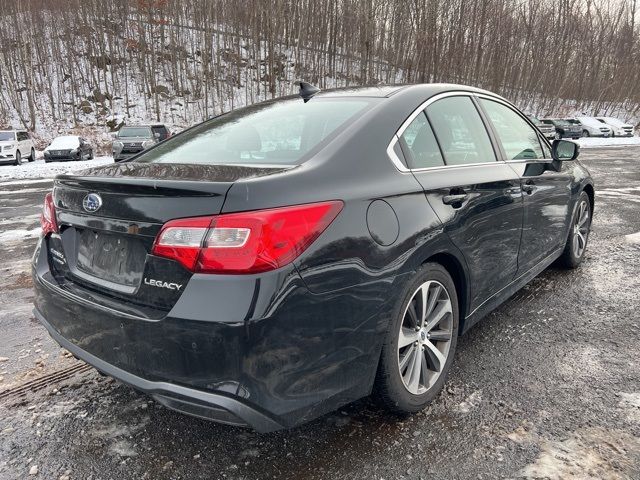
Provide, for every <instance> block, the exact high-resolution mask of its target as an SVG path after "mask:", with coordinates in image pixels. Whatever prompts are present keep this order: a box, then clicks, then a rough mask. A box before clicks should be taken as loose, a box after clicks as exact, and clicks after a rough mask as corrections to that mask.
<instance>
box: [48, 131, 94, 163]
mask: <svg viewBox="0 0 640 480" xmlns="http://www.w3.org/2000/svg"><path fill="white" fill-rule="evenodd" d="M43 153H44V161H45V162H46V163H49V162H63V161H79V160H91V159H93V147H92V146H91V144H90V143H89V142H87V141H86V140H85V139H84V138H82V137H79V136H77V135H64V136H61V137H56V138H54V139H53V141H52V142H51V143H50V144H49V145H48V146H47V148H45V149H44V152H43Z"/></svg>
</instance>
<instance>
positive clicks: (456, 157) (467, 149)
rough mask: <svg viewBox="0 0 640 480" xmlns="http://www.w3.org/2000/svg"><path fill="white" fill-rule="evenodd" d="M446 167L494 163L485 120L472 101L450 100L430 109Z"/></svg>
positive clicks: (434, 104)
mask: <svg viewBox="0 0 640 480" xmlns="http://www.w3.org/2000/svg"><path fill="white" fill-rule="evenodd" d="M426 111H427V116H428V117H429V121H430V123H431V125H432V126H433V130H434V133H435V134H436V138H437V139H438V143H439V144H440V148H441V149H442V153H443V155H444V160H445V162H446V163H447V165H465V164H469V163H486V162H495V161H496V155H495V152H494V151H493V147H492V146H491V140H489V134H488V133H487V130H486V128H485V126H484V123H482V118H480V114H479V113H478V110H477V109H476V107H475V105H474V104H473V101H472V100H471V99H470V98H469V97H465V96H460V97H447V98H443V99H442V100H438V101H437V102H434V103H432V104H431V105H429V106H428V107H427V110H426Z"/></svg>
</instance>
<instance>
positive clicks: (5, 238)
mask: <svg viewBox="0 0 640 480" xmlns="http://www.w3.org/2000/svg"><path fill="white" fill-rule="evenodd" d="M38 235H40V227H36V228H32V229H31V230H22V229H17V230H7V231H6V232H0V243H5V242H15V241H16V240H23V239H28V238H36V237H37V236H38Z"/></svg>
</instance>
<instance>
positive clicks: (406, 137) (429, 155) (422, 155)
mask: <svg viewBox="0 0 640 480" xmlns="http://www.w3.org/2000/svg"><path fill="white" fill-rule="evenodd" d="M401 142H402V143H403V147H404V148H405V150H406V152H407V163H408V166H409V168H427V167H439V166H442V165H444V160H443V158H442V153H440V147H438V142H437V141H436V137H435V136H434V135H433V131H432V130H431V126H430V125H429V122H428V121H427V117H426V115H425V114H424V112H420V115H418V116H417V117H416V118H415V119H414V120H413V122H411V123H410V124H409V126H408V127H407V128H406V129H405V131H404V132H403V133H402V135H401Z"/></svg>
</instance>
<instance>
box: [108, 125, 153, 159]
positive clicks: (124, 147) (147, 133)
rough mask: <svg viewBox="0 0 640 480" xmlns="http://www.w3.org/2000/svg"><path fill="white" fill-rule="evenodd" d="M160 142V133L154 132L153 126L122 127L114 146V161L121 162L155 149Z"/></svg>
mask: <svg viewBox="0 0 640 480" xmlns="http://www.w3.org/2000/svg"><path fill="white" fill-rule="evenodd" d="M159 141H160V133H158V132H156V133H154V132H153V129H152V127H151V125H135V126H125V127H122V128H121V129H120V130H119V131H118V133H117V134H116V136H115V138H114V140H113V144H112V151H113V160H114V161H115V162H120V161H122V160H125V159H127V158H129V157H133V156H134V155H137V154H138V153H140V152H142V151H143V150H146V149H148V148H151V147H153V146H154V145H155V144H156V143H158V142H159Z"/></svg>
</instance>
